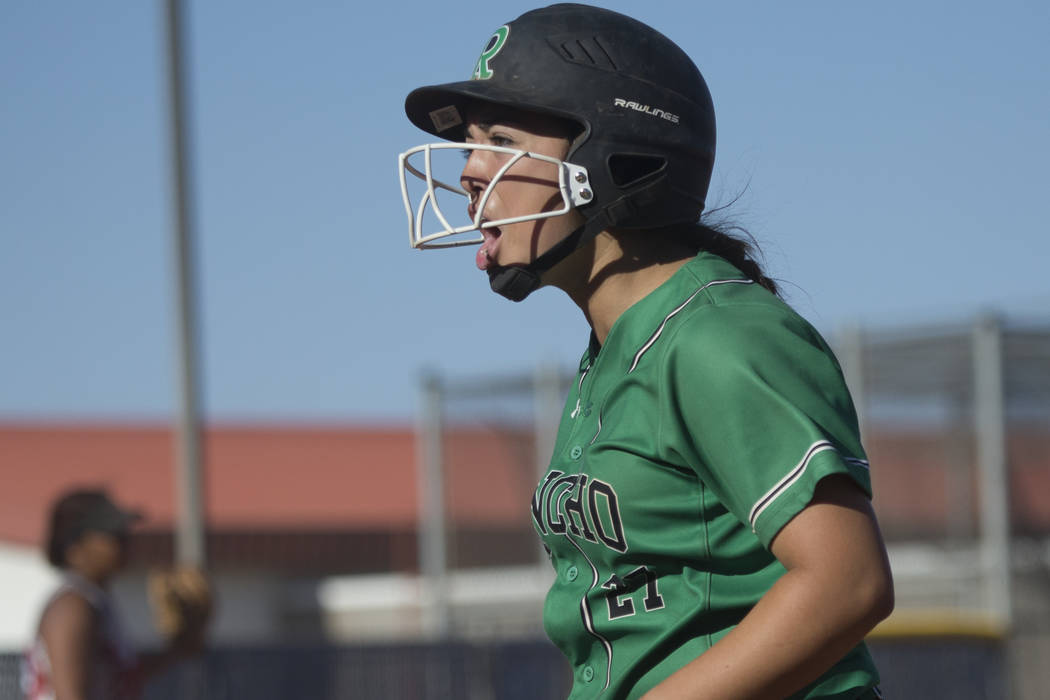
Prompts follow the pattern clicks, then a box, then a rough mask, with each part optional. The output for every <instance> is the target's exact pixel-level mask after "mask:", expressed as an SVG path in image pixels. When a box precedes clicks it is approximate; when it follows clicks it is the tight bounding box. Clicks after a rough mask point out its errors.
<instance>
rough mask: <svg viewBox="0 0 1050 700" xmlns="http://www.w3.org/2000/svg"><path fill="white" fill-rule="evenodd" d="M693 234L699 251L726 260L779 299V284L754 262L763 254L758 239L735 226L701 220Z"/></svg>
mask: <svg viewBox="0 0 1050 700" xmlns="http://www.w3.org/2000/svg"><path fill="white" fill-rule="evenodd" d="M730 231H740V232H741V233H743V237H740V236H735V235H733V234H731V233H729V232H730ZM691 234H692V238H693V240H694V242H695V244H696V246H697V248H698V249H699V250H703V251H706V252H708V253H711V254H712V255H717V256H719V257H720V258H724V259H725V260H727V261H728V262H729V263H730V264H731V265H733V266H734V267H736V268H737V269H738V270H740V271H741V272H743V273H744V274H745V275H747V277H748V279H750V280H751V281H753V282H755V283H756V284H760V285H762V286H763V287H765V288H766V289H768V290H769V291H770V292H772V293H773V294H776V295H777V296H780V290H779V288H778V287H777V283H776V282H775V281H773V280H772V279H771V278H769V277H767V276H766V273H765V272H764V271H763V270H762V266H761V264H759V262H758V260H756V259H755V258H756V257H757V254H758V253H759V252H760V251H759V249H758V244H757V243H756V242H755V239H754V238H752V237H751V234H749V233H748V232H747V231H745V230H744V229H742V228H740V227H739V226H736V225H727V224H723V223H721V222H719V223H709V222H706V221H701V222H700V223H697V224H696V225H695V226H694V227H693V230H692V232H691Z"/></svg>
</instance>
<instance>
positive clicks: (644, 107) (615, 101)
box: [613, 97, 678, 124]
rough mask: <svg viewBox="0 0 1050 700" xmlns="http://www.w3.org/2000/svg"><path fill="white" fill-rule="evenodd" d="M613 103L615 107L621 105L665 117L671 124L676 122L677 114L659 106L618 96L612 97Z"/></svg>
mask: <svg viewBox="0 0 1050 700" xmlns="http://www.w3.org/2000/svg"><path fill="white" fill-rule="evenodd" d="M613 104H614V105H616V106H617V107H623V108H625V109H633V110H635V111H637V112H645V113H646V114H651V115H653V116H654V117H660V118H661V119H666V120H667V121H669V122H671V123H672V124H677V123H678V115H677V114H671V113H670V112H668V111H667V110H664V109H660V108H659V107H650V106H649V105H643V104H641V103H639V102H635V101H634V100H625V99H623V98H620V97H616V98H613Z"/></svg>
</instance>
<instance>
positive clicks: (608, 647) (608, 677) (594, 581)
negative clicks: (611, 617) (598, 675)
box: [564, 528, 613, 692]
mask: <svg viewBox="0 0 1050 700" xmlns="http://www.w3.org/2000/svg"><path fill="white" fill-rule="evenodd" d="M564 535H565V539H567V540H568V541H569V544H571V545H572V546H573V547H575V548H576V551H578V552H579V553H580V556H582V557H583V558H584V559H585V560H586V561H587V565H588V566H590V567H591V587H590V588H588V589H587V593H590V592H591V591H593V590H594V587H595V586H597V585H598V567H596V566H595V565H594V562H592V561H591V558H590V557H588V556H587V553H586V552H584V551H583V547H581V546H580V545H579V544H577V543H576V540H574V539H572V536H571V535H570V534H569V530H568V528H566V529H565V533H564ZM587 593H584V594H583V597H582V598H580V612H581V614H582V615H583V624H584V627H586V628H587V631H588V632H590V633H591V635H592V636H594V637H595V638H597V640H598V641H599V642H601V643H602V646H603V647H605V657H606V664H605V685H604V686H602V692H604V691H606V690H608V689H609V683H611V682H612V658H613V648H612V643H611V642H610V641H609V640H608V639H606V638H605V637H603V636H602V635H601V634H599V632H598V630H597V629H595V627H594V618H593V617H592V616H591V609H590V608H589V607H588V606H587Z"/></svg>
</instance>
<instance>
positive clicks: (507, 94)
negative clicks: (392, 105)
mask: <svg viewBox="0 0 1050 700" xmlns="http://www.w3.org/2000/svg"><path fill="white" fill-rule="evenodd" d="M530 98H534V95H533V94H532V93H531V92H524V91H517V90H511V89H507V88H505V87H503V86H501V85H497V84H492V83H489V82H488V81H484V80H463V81H460V82H456V83H445V84H443V85H430V86H426V87H421V88H416V89H415V90H413V91H412V92H410V93H409V94H408V97H406V98H405V114H406V115H407V116H408V119H409V121H411V122H412V123H413V124H415V125H416V126H417V127H419V128H420V129H422V130H423V131H426V132H427V133H429V134H433V135H434V136H437V137H439V138H443V139H448V140H451V141H458V140H460V139H462V137H463V128H464V126H465V119H466V118H467V116H466V115H467V111H468V110H467V106H468V105H469V104H471V103H476V102H484V103H490V104H494V105H499V106H501V107H507V108H510V109H517V110H525V111H529V112H535V113H538V114H546V115H550V116H553V117H558V118H561V119H566V120H568V121H571V122H573V123H576V124H579V125H580V126H582V127H586V124H584V123H583V122H581V120H580V119H579V117H577V116H576V115H573V114H569V113H565V112H559V111H556V110H552V109H550V108H549V107H544V106H542V105H540V104H534V103H533V100H532V99H530ZM451 110H455V111H454V112H453V111H451Z"/></svg>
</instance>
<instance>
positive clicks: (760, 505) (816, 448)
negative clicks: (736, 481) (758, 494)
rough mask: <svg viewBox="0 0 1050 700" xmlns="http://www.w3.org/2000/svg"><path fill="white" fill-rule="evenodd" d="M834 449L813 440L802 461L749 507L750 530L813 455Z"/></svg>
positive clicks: (806, 465)
mask: <svg viewBox="0 0 1050 700" xmlns="http://www.w3.org/2000/svg"><path fill="white" fill-rule="evenodd" d="M834 449H835V446H834V445H832V444H831V443H830V442H828V441H827V440H818V441H817V442H814V443H813V444H812V445H810V446H809V449H807V450H806V454H805V456H804V457H803V458H802V461H801V462H799V463H798V464H796V465H795V468H794V469H792V470H791V471H789V472H788V473H787V476H785V477H784V478H783V479H781V480H780V481H778V482H777V484H776V486H774V487H773V488H771V489H769V491H767V492H766V494H765V495H764V496H762V498H760V499H758V501H756V502H755V505H754V506H753V507H752V508H751V513H750V515H748V522H750V523H751V531H752V532H754V531H755V522H756V521H757V520H758V517H759V516H760V515H762V513H763V512H765V510H766V508H768V507H769V506H771V505H773V501H775V500H777V498H779V497H780V495H781V494H783V493H784V492H785V491H787V490H788V489H789V488H790V487H791V485H792V484H794V483H795V482H796V481H798V480H799V479H800V478H801V477H802V475H803V474H804V473H805V472H806V467H808V466H809V462H810V460H812V459H813V457H814V456H815V455H817V454H819V453H821V452H824V451H825V450H834ZM855 461H863V460H855Z"/></svg>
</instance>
